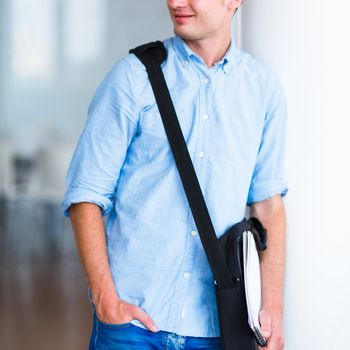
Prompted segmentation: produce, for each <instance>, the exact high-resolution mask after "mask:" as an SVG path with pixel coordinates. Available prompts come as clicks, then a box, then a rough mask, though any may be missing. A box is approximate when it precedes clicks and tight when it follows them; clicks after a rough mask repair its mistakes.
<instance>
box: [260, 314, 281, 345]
mask: <svg viewBox="0 0 350 350" xmlns="http://www.w3.org/2000/svg"><path fill="white" fill-rule="evenodd" d="M259 320H260V325H261V333H262V336H263V337H264V338H266V339H267V347H261V346H259V350H283V349H284V335H283V314H282V312H281V311H280V310H274V309H273V308H264V309H261V310H260V312H259Z"/></svg>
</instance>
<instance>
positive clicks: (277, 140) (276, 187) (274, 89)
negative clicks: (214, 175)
mask: <svg viewBox="0 0 350 350" xmlns="http://www.w3.org/2000/svg"><path fill="white" fill-rule="evenodd" d="M268 92H269V94H268V95H269V97H268V100H267V101H268V102H267V104H266V105H267V109H266V113H265V120H264V128H263V133H262V137H261V143H260V147H259V151H258V155H257V160H256V164H255V168H254V172H253V176H252V179H251V183H250V188H249V193H248V199H247V205H251V204H252V203H254V202H259V201H262V200H265V199H268V198H270V197H272V196H274V195H276V194H280V195H281V196H282V197H283V196H285V195H286V194H287V192H288V184H287V181H286V179H285V168H284V158H285V150H286V131H287V102H286V97H285V92H284V88H283V85H282V83H281V81H280V79H279V78H278V76H277V75H276V73H275V72H273V71H271V75H270V80H269V89H268Z"/></svg>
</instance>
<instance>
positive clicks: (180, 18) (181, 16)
mask: <svg viewBox="0 0 350 350" xmlns="http://www.w3.org/2000/svg"><path fill="white" fill-rule="evenodd" d="M192 17H194V15H187V14H175V15H174V18H175V21H176V22H177V23H179V24H182V23H186V22H188V21H189V20H190V19H191V18H192Z"/></svg>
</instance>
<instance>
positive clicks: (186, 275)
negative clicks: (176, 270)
mask: <svg viewBox="0 0 350 350" xmlns="http://www.w3.org/2000/svg"><path fill="white" fill-rule="evenodd" d="M184 278H186V279H187V280H188V279H189V278H190V274H189V273H188V272H185V273H184Z"/></svg>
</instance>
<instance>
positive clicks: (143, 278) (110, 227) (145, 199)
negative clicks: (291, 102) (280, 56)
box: [62, 0, 288, 350]
mask: <svg viewBox="0 0 350 350" xmlns="http://www.w3.org/2000/svg"><path fill="white" fill-rule="evenodd" d="M241 2H242V0H168V8H169V12H170V15H171V19H172V21H173V24H174V32H175V36H174V37H172V38H169V39H166V40H164V42H163V43H164V45H165V47H166V48H167V51H168V58H167V61H166V62H165V63H163V66H162V68H163V72H164V75H165V78H166V80H167V84H168V86H169V90H170V93H171V96H172V99H173V102H174V106H175V108H176V111H177V115H178V118H179V122H180V124H181V129H182V132H183V134H184V137H185V140H186V142H187V146H188V149H189V152H190V155H191V159H192V161H193V164H194V167H195V170H196V173H197V176H198V179H199V182H200V185H201V188H202V191H203V195H204V197H205V200H206V203H207V206H208V209H209V213H210V215H211V219H212V221H213V224H214V227H215V230H216V233H217V236H218V237H220V236H221V235H222V234H223V233H224V232H225V230H226V229H227V228H229V227H230V226H232V225H233V224H234V223H236V222H238V221H240V220H241V219H242V218H243V217H244V214H245V208H246V205H247V204H248V205H249V206H251V210H252V211H251V214H252V216H255V217H257V218H259V219H260V220H261V222H262V223H263V225H264V226H265V227H266V228H267V230H268V234H269V247H268V249H267V251H265V252H263V253H261V270H262V280H263V283H262V288H263V296H262V297H263V298H262V301H263V305H262V310H261V312H260V322H261V326H262V331H263V335H264V336H265V337H267V339H268V347H267V350H281V349H283V346H284V345H283V342H284V341H283V286H284V281H283V280H284V266H285V261H284V259H285V252H284V250H285V213H284V208H283V202H282V197H283V196H284V195H285V194H286V193H287V190H288V189H287V186H286V183H285V181H284V178H283V157H284V149H285V133H286V127H285V126H286V103H285V98H284V93H283V88H282V85H281V83H280V81H279V79H278V78H277V76H276V74H275V73H274V72H273V71H272V70H271V69H269V68H268V67H266V66H264V65H263V64H262V63H260V62H259V61H257V60H256V59H254V58H253V57H252V56H251V55H249V54H248V53H246V52H244V51H242V50H240V49H238V48H237V47H236V46H235V43H234V40H233V38H231V34H230V33H231V21H232V17H233V15H234V13H235V11H236V10H237V8H238V7H239V6H240V5H241ZM88 114H89V116H88V119H87V122H86V125H85V127H84V130H83V132H82V134H81V137H80V139H79V142H78V145H77V148H76V151H75V153H74V156H73V159H72V162H71V165H70V168H69V171H68V174H67V185H68V189H67V192H66V194H65V197H64V201H63V203H62V206H63V210H64V212H65V215H67V216H70V218H71V221H72V225H73V228H74V232H75V236H76V241H77V246H78V249H79V253H80V256H81V260H82V263H83V266H84V269H85V272H86V276H87V280H88V285H89V295H90V298H91V305H92V308H93V311H94V323H93V332H92V335H91V340H90V349H163V348H164V349H221V347H220V337H219V336H220V330H219V323H218V315H217V309H216V301H215V291H214V285H213V276H212V272H211V270H210V267H209V264H208V261H207V258H206V255H205V252H204V250H203V246H202V244H201V241H200V238H199V235H198V233H197V230H196V226H195V223H194V220H193V217H192V214H191V211H190V208H189V205H188V202H187V199H186V196H185V193H184V190H183V186H182V183H181V180H180V178H179V174H178V171H177V168H176V165H175V162H174V160H173V157H172V153H171V149H170V146H169V144H168V140H167V137H166V134H165V131H164V128H163V125H162V121H161V117H160V115H159V111H158V108H157V105H156V103H155V98H154V95H153V92H152V89H151V86H150V83H149V80H148V77H147V74H146V71H145V68H144V67H143V65H142V64H141V63H140V61H139V60H138V59H137V58H136V57H135V56H134V55H132V54H129V55H127V56H125V57H123V58H122V59H121V60H119V61H118V62H117V63H116V65H115V66H114V67H113V69H112V70H111V72H110V73H109V74H108V75H107V77H106V78H105V79H104V81H103V82H102V83H101V85H100V86H99V88H98V90H97V92H96V95H95V97H94V98H93V100H92V102H91V105H90V107H89V113H88ZM108 213H109V214H110V216H109V218H108V222H107V225H106V230H105V227H104V222H103V217H102V216H104V215H106V214H108ZM242 350H244V349H242Z"/></svg>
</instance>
